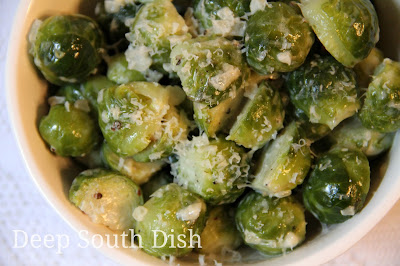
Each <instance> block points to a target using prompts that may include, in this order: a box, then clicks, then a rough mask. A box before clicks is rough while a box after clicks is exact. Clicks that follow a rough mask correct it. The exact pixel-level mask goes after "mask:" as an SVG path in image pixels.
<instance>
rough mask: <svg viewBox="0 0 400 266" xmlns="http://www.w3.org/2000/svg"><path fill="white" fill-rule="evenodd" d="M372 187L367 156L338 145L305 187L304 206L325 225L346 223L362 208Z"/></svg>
mask: <svg viewBox="0 0 400 266" xmlns="http://www.w3.org/2000/svg"><path fill="white" fill-rule="evenodd" d="M369 186H370V169H369V162H368V159H367V157H366V156H365V155H364V154H363V153H362V152H361V151H359V150H350V149H348V148H342V147H340V146H337V147H334V148H333V149H332V150H330V151H329V152H328V153H326V154H325V155H323V156H322V157H320V158H319V159H318V161H317V162H316V165H315V168H314V170H313V171H312V172H311V175H310V178H309V179H308V180H307V182H306V184H305V186H304V191H303V201H304V205H305V206H306V208H307V209H308V210H309V211H310V212H311V213H312V214H313V215H314V216H315V217H317V218H318V220H320V221H321V222H323V223H326V224H334V223H342V222H344V221H346V220H348V219H350V218H352V217H353V216H354V215H355V214H356V213H357V212H359V211H360V210H361V209H362V207H363V204H364V201H365V198H366V197H367V194H368V191H369Z"/></svg>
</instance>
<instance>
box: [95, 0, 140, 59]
mask: <svg viewBox="0 0 400 266" xmlns="http://www.w3.org/2000/svg"><path fill="white" fill-rule="evenodd" d="M130 2H131V3H128V4H125V3H127V1H125V3H124V1H108V0H106V1H104V4H103V3H101V2H100V3H98V5H97V6H96V10H95V11H96V17H97V18H96V20H97V21H98V22H99V25H100V27H101V29H102V30H103V32H104V35H105V39H106V41H107V43H108V44H110V45H112V46H114V47H113V48H116V50H117V51H125V50H126V48H128V45H129V42H128V40H127V39H126V38H125V34H126V33H128V32H129V27H127V26H126V25H127V24H129V23H130V22H131V21H132V20H133V19H134V18H135V16H136V13H137V12H138V10H139V8H140V5H138V4H135V3H134V1H130ZM121 4H125V5H123V6H121Z"/></svg>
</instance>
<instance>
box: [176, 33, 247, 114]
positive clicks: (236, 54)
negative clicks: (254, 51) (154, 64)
mask: <svg viewBox="0 0 400 266" xmlns="http://www.w3.org/2000/svg"><path fill="white" fill-rule="evenodd" d="M237 44H238V43H236V42H231V41H228V40H226V39H224V38H222V37H204V36H203V37H198V38H196V39H191V40H188V41H185V42H183V43H180V44H178V45H176V46H175V47H174V48H173V49H172V52H171V64H172V70H173V71H175V72H177V74H178V76H179V78H180V80H181V82H182V86H183V89H184V90H185V92H186V95H187V96H188V97H189V99H190V100H192V101H195V102H200V103H203V104H207V105H209V106H210V107H214V106H216V105H218V104H219V103H221V102H222V101H223V100H225V99H227V98H229V97H230V98H234V97H235V96H236V95H237V92H238V91H239V90H240V89H241V88H242V87H243V86H244V82H245V80H246V78H247V77H248V74H249V70H248V68H247V66H246V63H245V60H244V59H243V56H242V53H241V52H240V50H239V48H238V46H237Z"/></svg>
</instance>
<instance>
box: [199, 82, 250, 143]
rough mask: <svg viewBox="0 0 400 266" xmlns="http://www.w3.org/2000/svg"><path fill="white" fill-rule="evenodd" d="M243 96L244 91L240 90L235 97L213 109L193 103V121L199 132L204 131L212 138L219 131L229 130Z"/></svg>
mask: <svg viewBox="0 0 400 266" xmlns="http://www.w3.org/2000/svg"><path fill="white" fill-rule="evenodd" d="M243 94H244V90H243V89H240V90H239V91H238V92H237V94H236V96H234V97H229V98H227V99H225V100H223V101H222V102H220V103H219V104H218V105H217V106H215V107H209V106H208V105H207V104H203V103H198V102H194V103H193V110H194V120H195V121H196V124H197V126H198V127H199V128H200V130H202V131H204V133H206V135H207V136H208V137H211V138H214V137H215V136H216V133H218V132H219V131H223V130H224V129H229V128H230V126H231V125H230V124H231V123H233V121H234V120H235V119H236V117H237V116H238V112H239V111H240V107H241V102H242V99H243ZM226 133H228V132H226Z"/></svg>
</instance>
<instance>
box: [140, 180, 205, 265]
mask: <svg viewBox="0 0 400 266" xmlns="http://www.w3.org/2000/svg"><path fill="white" fill-rule="evenodd" d="M206 208H207V207H206V204H205V203H204V201H203V200H202V199H200V198H199V197H197V196H195V195H194V194H192V193H190V192H188V191H186V190H185V189H183V188H181V187H179V186H178V185H177V184H169V185H166V186H163V187H161V188H160V189H158V190H157V191H156V192H155V193H154V194H153V195H152V197H151V199H150V200H149V201H147V202H146V203H145V204H144V205H143V206H141V207H138V208H136V209H135V210H134V212H133V218H134V219H135V220H136V222H135V233H136V234H139V235H140V236H141V239H142V241H141V243H142V247H143V250H144V251H145V252H147V253H149V254H150V255H153V256H157V257H161V256H175V257H180V256H183V255H185V254H187V253H189V252H191V251H192V250H193V248H194V247H195V246H196V245H195V242H200V241H201V240H200V237H199V236H200V234H201V232H202V231H203V228H204V225H205V222H206V215H205V213H206ZM167 235H170V236H168V237H167ZM178 239H179V241H178Z"/></svg>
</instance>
